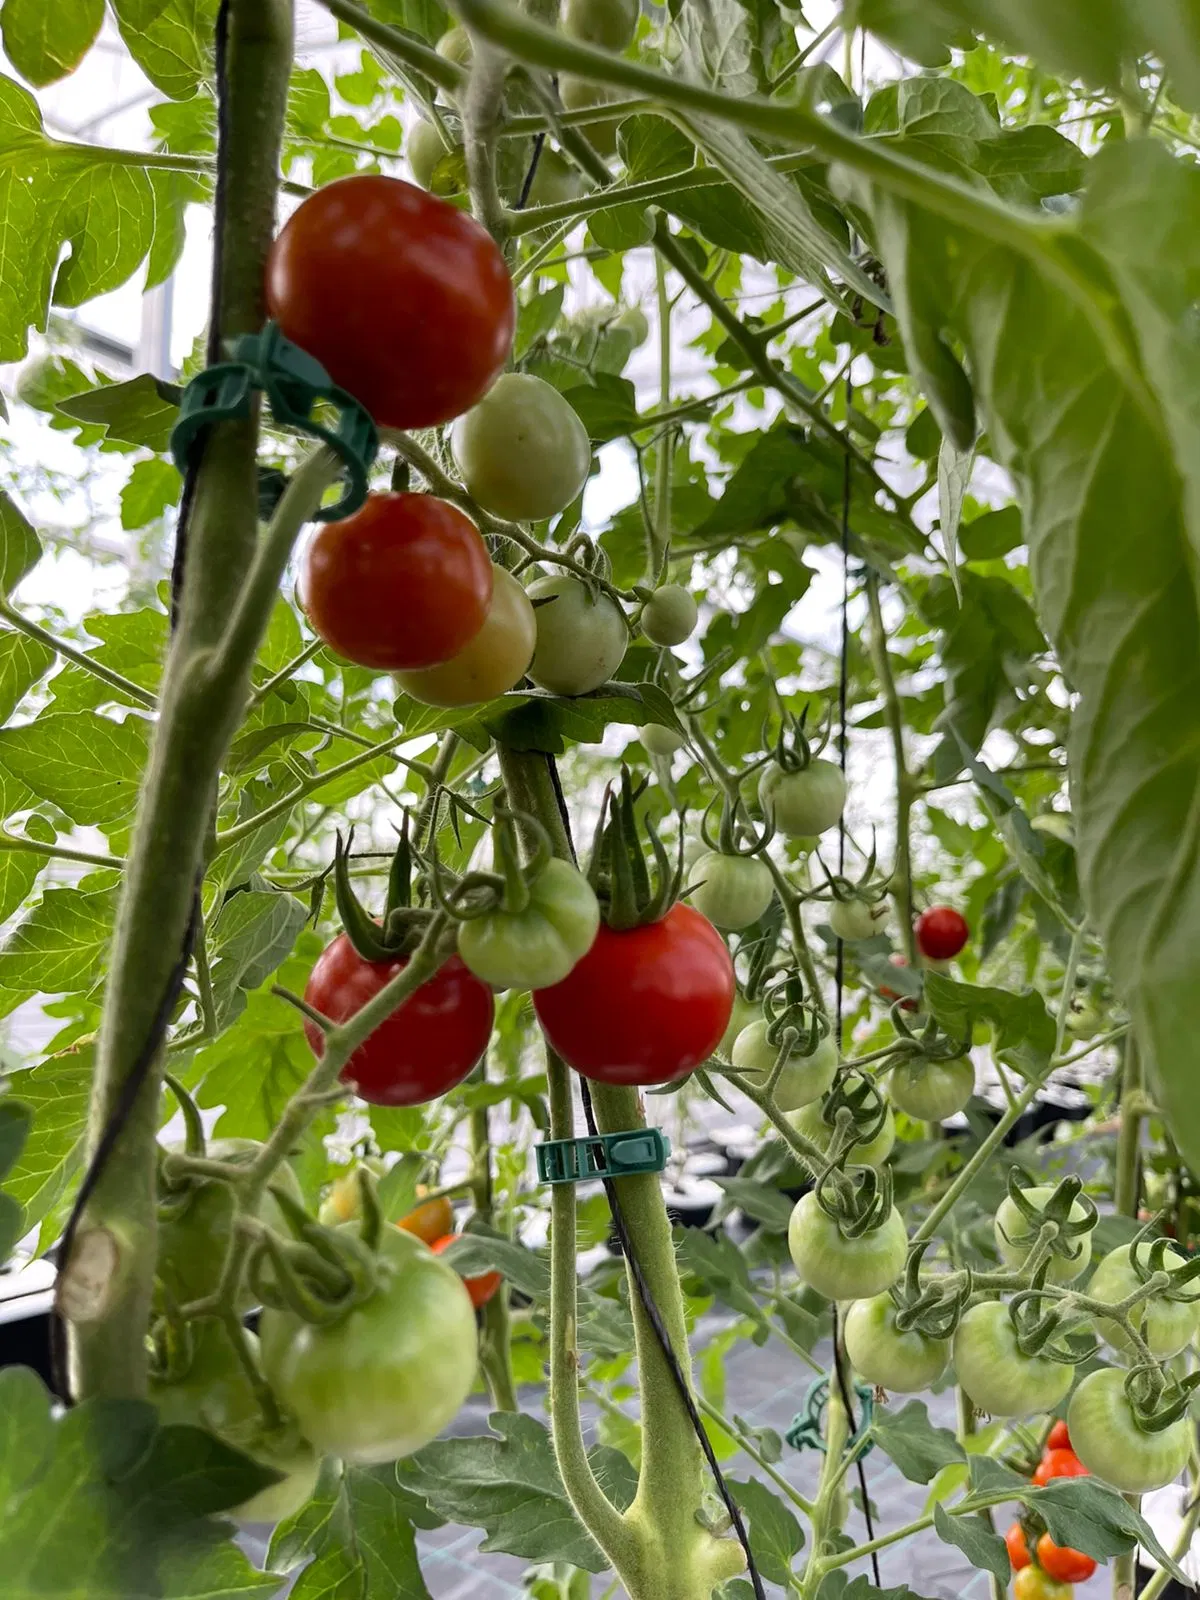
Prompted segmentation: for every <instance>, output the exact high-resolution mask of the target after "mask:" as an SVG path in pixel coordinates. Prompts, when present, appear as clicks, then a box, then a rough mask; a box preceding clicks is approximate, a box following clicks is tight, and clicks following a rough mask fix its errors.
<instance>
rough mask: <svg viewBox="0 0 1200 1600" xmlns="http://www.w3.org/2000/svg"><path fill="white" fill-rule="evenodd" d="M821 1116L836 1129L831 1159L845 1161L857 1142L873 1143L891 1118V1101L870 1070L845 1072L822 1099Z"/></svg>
mask: <svg viewBox="0 0 1200 1600" xmlns="http://www.w3.org/2000/svg"><path fill="white" fill-rule="evenodd" d="M820 1112H821V1120H822V1122H823V1123H824V1124H825V1125H826V1127H828V1128H829V1129H831V1130H832V1137H831V1139H830V1143H829V1161H830V1164H831V1165H832V1166H842V1165H844V1164H845V1161H846V1158H847V1156H848V1155H849V1154H850V1152H851V1151H852V1150H853V1148H854V1146H855V1145H856V1144H870V1143H871V1141H872V1140H873V1139H875V1138H877V1137H878V1136H879V1134H880V1133H881V1132H882V1131H883V1128H884V1125H885V1124H886V1122H887V1120H888V1103H887V1101H886V1099H885V1098H884V1096H883V1095H882V1094H881V1093H880V1091H879V1089H878V1087H877V1085H876V1084H875V1083H874V1082H873V1080H872V1079H871V1078H869V1077H868V1076H867V1075H866V1073H864V1072H859V1071H851V1072H842V1073H841V1074H840V1075H839V1076H838V1078H837V1079H836V1080H835V1081H834V1084H833V1087H832V1088H831V1089H830V1091H829V1093H828V1094H827V1095H826V1096H825V1098H824V1099H823V1100H822V1101H821V1105H820Z"/></svg>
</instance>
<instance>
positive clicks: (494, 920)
mask: <svg viewBox="0 0 1200 1600" xmlns="http://www.w3.org/2000/svg"><path fill="white" fill-rule="evenodd" d="M599 926H600V902H599V901H598V900H597V899H596V892H595V890H594V889H593V888H592V886H591V884H590V883H589V882H588V881H587V879H586V878H585V877H584V875H583V873H582V872H580V870H579V868H578V867H573V866H572V865H571V863H570V862H569V861H557V860H554V861H548V862H547V863H546V865H545V866H544V867H543V868H542V870H541V872H539V873H538V875H537V877H536V878H535V879H534V880H533V882H532V883H531V884H530V885H529V903H528V904H527V905H526V907H525V909H524V910H523V911H505V910H503V909H502V908H500V909H497V910H495V911H488V912H485V913H484V915H483V916H481V917H472V918H471V919H470V921H468V922H460V923H459V925H458V953H459V955H460V956H462V958H463V960H464V961H465V962H466V964H467V965H468V967H470V969H471V971H472V972H473V973H474V974H475V975H476V977H478V978H482V979H483V981H484V982H485V983H490V984H491V986H492V987H493V988H494V989H539V988H545V987H546V986H547V985H548V984H554V983H560V982H561V981H562V979H563V978H565V977H566V976H567V974H568V973H569V972H570V971H571V969H572V967H574V965H575V963H576V962H577V961H579V960H580V959H581V957H583V956H585V955H586V954H587V952H588V951H589V950H590V949H591V947H592V942H593V940H594V939H595V937H596V933H597V930H598V929H599Z"/></svg>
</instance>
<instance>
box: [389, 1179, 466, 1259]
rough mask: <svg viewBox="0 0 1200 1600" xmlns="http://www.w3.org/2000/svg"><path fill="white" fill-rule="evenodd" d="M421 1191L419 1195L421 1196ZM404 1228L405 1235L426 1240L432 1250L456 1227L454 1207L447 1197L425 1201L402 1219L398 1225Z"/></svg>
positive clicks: (442, 1196)
mask: <svg viewBox="0 0 1200 1600" xmlns="http://www.w3.org/2000/svg"><path fill="white" fill-rule="evenodd" d="M420 1192H421V1191H420V1190H419V1189H418V1190H417V1193H418V1194H420ZM396 1226H397V1227H398V1228H403V1230H404V1232H405V1233H415V1234H416V1236H417V1238H418V1239H424V1241H425V1243H426V1244H427V1245H429V1246H430V1247H431V1248H432V1247H433V1245H434V1244H436V1243H437V1241H438V1240H439V1239H441V1238H442V1237H443V1236H444V1235H445V1234H447V1233H449V1232H450V1230H451V1228H453V1226H454V1207H453V1206H452V1205H451V1204H450V1201H449V1200H448V1199H447V1197H446V1196H445V1195H444V1194H443V1195H439V1196H438V1198H437V1199H436V1200H425V1201H423V1202H422V1203H421V1204H420V1205H419V1206H414V1207H413V1209H412V1210H411V1211H410V1212H409V1213H408V1214H407V1216H403V1217H401V1218H400V1220H399V1222H398V1223H397V1224H396Z"/></svg>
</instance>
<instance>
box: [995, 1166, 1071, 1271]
mask: <svg viewBox="0 0 1200 1600" xmlns="http://www.w3.org/2000/svg"><path fill="white" fill-rule="evenodd" d="M1022 1192H1023V1193H1024V1196H1025V1198H1026V1199H1027V1200H1028V1201H1030V1202H1031V1203H1032V1204H1033V1205H1034V1206H1044V1205H1045V1204H1046V1202H1047V1200H1049V1198H1050V1196H1051V1195H1052V1194H1053V1193H1054V1190H1053V1188H1051V1187H1049V1186H1047V1185H1044V1184H1039V1185H1037V1186H1036V1187H1035V1188H1032V1189H1025V1190H1023V1191H1022ZM1070 1215H1071V1220H1072V1221H1076V1222H1078V1221H1082V1220H1083V1218H1084V1217H1086V1216H1087V1209H1086V1207H1085V1206H1084V1205H1083V1204H1082V1203H1081V1202H1080V1201H1078V1200H1075V1201H1073V1202H1072V1204H1071V1213H1070ZM1040 1228H1041V1224H1040V1223H1039V1222H1032V1223H1030V1222H1027V1221H1026V1219H1025V1218H1024V1217H1023V1216H1022V1215H1021V1213H1020V1212H1019V1211H1018V1210H1017V1208H1016V1206H1015V1205H1014V1204H1013V1202H1012V1200H1011V1199H1010V1198H1009V1197H1008V1196H1007V1195H1005V1197H1004V1199H1003V1200H1002V1201H1001V1202H1000V1206H999V1208H998V1210H997V1212H996V1216H995V1219H994V1221H993V1224H992V1229H993V1232H994V1233H995V1236H996V1249H997V1250H998V1251H999V1252H1000V1259H1001V1261H1003V1263H1004V1265H1005V1266H1006V1267H1009V1268H1010V1269H1012V1270H1013V1271H1016V1270H1017V1269H1018V1268H1020V1267H1022V1266H1023V1265H1024V1263H1025V1258H1026V1256H1027V1255H1028V1254H1029V1252H1030V1250H1031V1249H1032V1248H1033V1245H1034V1244H1035V1243H1036V1241H1037V1236H1038V1233H1039V1231H1040ZM1091 1259H1092V1236H1091V1234H1090V1233H1084V1234H1077V1235H1075V1237H1074V1238H1071V1239H1067V1238H1063V1237H1061V1236H1060V1237H1059V1239H1058V1240H1057V1241H1056V1243H1055V1246H1054V1250H1053V1253H1052V1254H1051V1257H1050V1271H1049V1274H1048V1277H1049V1279H1050V1282H1051V1283H1070V1282H1071V1281H1072V1279H1074V1278H1077V1277H1078V1276H1079V1274H1080V1273H1081V1272H1082V1271H1083V1269H1084V1268H1085V1267H1086V1266H1087V1264H1088V1262H1089V1261H1090V1260H1091Z"/></svg>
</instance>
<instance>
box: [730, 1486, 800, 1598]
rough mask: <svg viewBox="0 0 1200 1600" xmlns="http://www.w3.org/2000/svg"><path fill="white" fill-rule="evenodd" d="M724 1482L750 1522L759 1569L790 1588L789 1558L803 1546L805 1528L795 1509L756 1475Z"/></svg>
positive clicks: (772, 1581) (773, 1580)
mask: <svg viewBox="0 0 1200 1600" xmlns="http://www.w3.org/2000/svg"><path fill="white" fill-rule="evenodd" d="M727 1481H728V1484H729V1487H730V1489H731V1490H732V1491H733V1498H734V1499H735V1500H736V1501H737V1503H738V1506H739V1508H740V1509H741V1510H742V1512H743V1513H744V1514H745V1516H746V1518H747V1520H748V1522H749V1529H748V1532H749V1535H750V1549H751V1551H752V1552H753V1554H754V1562H755V1565H756V1566H757V1567H758V1570H759V1572H760V1573H761V1574H762V1576H763V1577H764V1578H765V1579H766V1580H767V1582H768V1583H778V1584H782V1585H783V1586H784V1587H785V1588H787V1587H789V1586H790V1584H791V1581H792V1561H793V1559H794V1558H795V1557H796V1556H797V1555H798V1554H799V1553H800V1551H801V1550H803V1548H804V1530H803V1528H801V1526H800V1523H799V1522H798V1521H797V1519H796V1514H795V1512H793V1511H792V1510H791V1509H790V1508H789V1507H788V1506H786V1505H784V1503H783V1501H782V1500H781V1499H780V1498H779V1496H778V1495H777V1494H773V1493H772V1492H771V1490H770V1489H768V1488H767V1487H766V1485H765V1484H762V1483H760V1482H759V1481H758V1479H757V1478H749V1479H747V1480H746V1481H745V1482H741V1481H739V1480H738V1479H737V1478H730V1479H728V1480H727Z"/></svg>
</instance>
